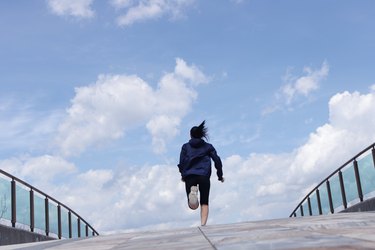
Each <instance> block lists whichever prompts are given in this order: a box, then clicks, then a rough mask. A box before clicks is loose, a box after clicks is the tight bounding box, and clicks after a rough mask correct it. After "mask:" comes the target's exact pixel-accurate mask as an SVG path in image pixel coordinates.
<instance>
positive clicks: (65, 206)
mask: <svg viewBox="0 0 375 250" xmlns="http://www.w3.org/2000/svg"><path fill="white" fill-rule="evenodd" d="M0 174H2V175H5V176H7V177H8V178H11V179H12V180H13V181H16V182H18V183H21V184H22V185H24V186H26V187H28V188H30V191H36V192H37V193H39V194H40V195H42V196H44V197H45V198H46V199H48V200H51V201H53V202H55V203H56V204H57V205H58V206H61V207H63V208H65V209H66V210H67V211H68V212H70V213H72V214H74V215H75V216H76V217H77V218H78V219H79V220H80V221H82V222H83V223H84V224H85V225H87V226H88V227H89V228H90V229H91V230H92V232H93V235H99V233H98V232H97V231H96V230H95V229H94V228H93V227H92V226H91V225H90V224H89V223H88V222H87V221H86V220H85V219H83V218H82V217H81V216H80V215H79V214H78V213H76V212H75V211H73V210H72V209H71V208H69V207H68V206H67V205H65V204H63V203H61V202H60V201H58V200H56V199H55V198H53V197H51V196H50V195H48V194H46V193H45V192H43V191H41V190H39V189H38V188H36V187H34V186H32V185H30V184H29V183H27V182H25V181H23V180H21V179H19V178H17V177H16V176H14V175H12V174H9V173H7V172H5V171H4V170H2V169H0Z"/></svg>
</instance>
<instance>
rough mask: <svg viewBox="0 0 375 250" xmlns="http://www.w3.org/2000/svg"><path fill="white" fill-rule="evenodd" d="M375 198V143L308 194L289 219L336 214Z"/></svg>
mask: <svg viewBox="0 0 375 250" xmlns="http://www.w3.org/2000/svg"><path fill="white" fill-rule="evenodd" d="M374 196H375V143H373V144H371V145H370V146H368V147H367V148H365V149H364V150H362V151H361V152H359V153H358V154H357V155H356V156H354V157H353V158H351V159H350V160H349V161H347V162H346V163H345V164H344V165H342V166H341V167H339V168H338V169H337V170H335V171H334V172H333V173H332V174H330V175H329V176H328V177H327V178H325V179H324V180H323V181H322V182H320V183H319V184H318V185H317V186H316V187H315V188H314V189H313V190H311V192H310V193H308V194H307V195H306V196H305V197H304V198H303V199H302V201H301V202H300V203H299V204H298V206H297V207H296V208H295V209H294V210H293V212H292V213H291V214H290V216H289V217H298V216H307V215H310V216H312V215H322V214H329V213H331V214H333V213H335V212H340V211H343V210H345V209H347V208H348V207H350V206H352V205H355V204H357V203H360V202H363V201H364V199H366V198H372V197H374Z"/></svg>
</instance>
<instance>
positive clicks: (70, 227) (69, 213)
mask: <svg viewBox="0 0 375 250" xmlns="http://www.w3.org/2000/svg"><path fill="white" fill-rule="evenodd" d="M68 224H69V238H72V213H71V212H70V210H69V212H68Z"/></svg>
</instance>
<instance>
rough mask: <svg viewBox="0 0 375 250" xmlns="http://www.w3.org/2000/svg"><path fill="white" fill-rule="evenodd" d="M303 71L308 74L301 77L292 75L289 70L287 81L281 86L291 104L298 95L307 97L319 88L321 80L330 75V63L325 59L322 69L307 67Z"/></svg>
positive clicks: (282, 92)
mask: <svg viewBox="0 0 375 250" xmlns="http://www.w3.org/2000/svg"><path fill="white" fill-rule="evenodd" d="M303 72H304V73H305V74H306V75H305V76H301V77H295V76H293V75H291V73H290V71H289V70H288V72H287V74H286V75H285V77H284V80H285V81H286V82H287V83H286V84H285V85H284V86H283V87H282V88H281V94H282V95H283V96H284V98H285V99H286V102H287V104H290V103H291V102H292V101H293V99H294V98H296V97H297V96H300V95H302V96H305V97H306V96H308V95H309V94H310V93H311V92H312V91H314V90H317V89H318V88H319V85H320V82H321V81H322V80H324V79H325V78H326V77H327V76H328V72H329V65H328V63H327V62H326V61H324V62H323V64H322V67H321V68H320V69H318V70H313V69H311V68H310V67H305V68H304V70H303Z"/></svg>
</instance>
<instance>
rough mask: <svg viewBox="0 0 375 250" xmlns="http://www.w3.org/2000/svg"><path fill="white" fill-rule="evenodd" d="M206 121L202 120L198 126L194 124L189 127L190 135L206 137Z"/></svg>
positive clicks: (199, 137) (198, 137)
mask: <svg viewBox="0 0 375 250" xmlns="http://www.w3.org/2000/svg"><path fill="white" fill-rule="evenodd" d="M205 124H206V121H205V120H204V121H203V122H202V123H201V124H200V125H199V126H194V127H192V128H191V129H190V136H191V137H192V138H197V139H201V138H203V137H204V138H206V139H208V129H207V128H206V126H205Z"/></svg>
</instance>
